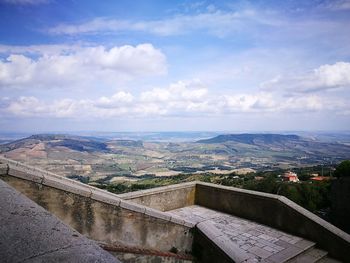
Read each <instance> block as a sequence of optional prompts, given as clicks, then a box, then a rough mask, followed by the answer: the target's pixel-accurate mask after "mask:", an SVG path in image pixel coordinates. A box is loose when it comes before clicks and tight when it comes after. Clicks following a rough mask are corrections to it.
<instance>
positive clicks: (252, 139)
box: [197, 133, 302, 144]
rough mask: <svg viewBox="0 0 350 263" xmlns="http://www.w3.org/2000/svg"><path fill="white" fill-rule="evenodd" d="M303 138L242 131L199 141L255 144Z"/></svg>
mask: <svg viewBox="0 0 350 263" xmlns="http://www.w3.org/2000/svg"><path fill="white" fill-rule="evenodd" d="M301 139H302V138H301V137H300V136H298V135H294V134H288V135H284V134H269V133H257V134H253V133H242V134H223V135H218V136H216V137H213V138H210V139H204V140H199V141H197V143H205V144H211V143H224V142H239V143H245V144H255V143H257V142H260V143H265V144H273V143H284V142H290V141H300V140H301Z"/></svg>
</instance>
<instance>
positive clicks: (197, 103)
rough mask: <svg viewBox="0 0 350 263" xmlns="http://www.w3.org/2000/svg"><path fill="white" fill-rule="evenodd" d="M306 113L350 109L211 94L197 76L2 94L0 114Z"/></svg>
mask: <svg viewBox="0 0 350 263" xmlns="http://www.w3.org/2000/svg"><path fill="white" fill-rule="evenodd" d="M307 112H332V113H335V114H344V112H350V106H349V105H348V103H346V101H345V100H343V99H339V98H337V99H336V98H333V99H332V98H329V97H322V96H319V95H304V96H294V97H289V98H286V97H283V96H281V95H279V94H277V93H269V92H252V93H242V94H234V93H226V94H216V93H210V92H209V90H208V89H207V88H206V87H204V85H203V84H201V83H200V82H199V81H198V80H194V81H179V82H177V83H173V84H171V85H169V86H168V87H166V88H155V89H151V90H148V91H144V92H143V93H140V94H132V93H130V92H127V91H119V92H116V93H115V94H113V95H112V96H102V97H99V98H96V99H78V100H74V99H61V100H54V101H52V102H50V101H43V100H39V99H38V98H36V97H25V96H22V97H19V98H17V99H9V98H6V99H5V98H4V99H2V100H1V101H0V113H1V114H2V115H3V116H12V117H38V118H42V117H50V118H73V119H82V120H84V119H89V120H91V119H110V118H124V119H125V118H126V119H128V118H129V119H130V118H149V117H167V118H170V117H174V116H176V117H193V116H206V117H209V116H227V115H231V114H263V113H266V114H270V113H271V114H275V113H283V114H291V113H294V114H299V113H307Z"/></svg>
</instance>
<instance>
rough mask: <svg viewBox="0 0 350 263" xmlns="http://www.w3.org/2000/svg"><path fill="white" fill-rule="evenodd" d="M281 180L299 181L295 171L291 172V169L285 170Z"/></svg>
mask: <svg viewBox="0 0 350 263" xmlns="http://www.w3.org/2000/svg"><path fill="white" fill-rule="evenodd" d="M282 178H283V181H286V182H294V183H295V182H299V178H298V175H297V174H296V173H293V172H291V171H289V172H286V173H284V174H283V175H282Z"/></svg>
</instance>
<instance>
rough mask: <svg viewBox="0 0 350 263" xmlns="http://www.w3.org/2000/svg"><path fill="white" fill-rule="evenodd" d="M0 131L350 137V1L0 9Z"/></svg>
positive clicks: (39, 2) (3, 5) (44, 3)
mask: <svg viewBox="0 0 350 263" xmlns="http://www.w3.org/2000/svg"><path fill="white" fill-rule="evenodd" d="M0 17H1V19H0V130H1V131H29V132H44V131H82V130H94V131H190V130H192V131H199V130H202V131H203V130H208V131H209V130H210V131H213V130H215V131H279V130H350V103H349V99H350V92H349V91H350V1H349V0H329V1H328V0H324V1H323V0H310V1H304V0H300V1H297V0H284V1H279V0H275V1H272V0H271V1H270V0H264V1H263V0H261V1H259V0H254V1H253V0H252V1H240V0H237V1H236V0H235V1H205V0H203V1H165V0H162V1H160V0H159V1H152V0H144V1H137V0H133V1H128V0H125V1H122V0H118V1H112V0H105V1H97V0H96V1H84V0H71V1H69V0H62V1H61V0H60V1H59V0H0Z"/></svg>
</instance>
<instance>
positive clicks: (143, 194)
mask: <svg viewBox="0 0 350 263" xmlns="http://www.w3.org/2000/svg"><path fill="white" fill-rule="evenodd" d="M195 189H196V183H195V182H189V183H182V184H174V185H169V186H164V187H157V188H153V189H149V190H142V191H137V192H130V193H126V194H121V195H118V197H120V198H121V199H124V200H130V201H132V202H134V203H137V204H140V205H145V206H148V207H152V208H154V209H157V210H160V211H169V210H173V209H177V208H181V207H185V206H190V205H194V204H195Z"/></svg>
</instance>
